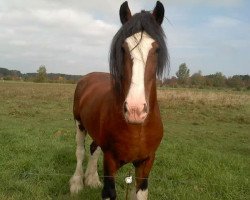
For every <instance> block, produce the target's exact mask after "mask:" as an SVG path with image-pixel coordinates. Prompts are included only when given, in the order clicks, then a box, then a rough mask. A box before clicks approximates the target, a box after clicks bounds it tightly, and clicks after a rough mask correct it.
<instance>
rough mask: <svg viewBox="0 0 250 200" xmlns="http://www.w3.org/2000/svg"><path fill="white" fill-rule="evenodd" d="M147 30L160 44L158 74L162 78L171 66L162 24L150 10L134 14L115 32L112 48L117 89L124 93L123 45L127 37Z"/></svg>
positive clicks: (112, 70)
mask: <svg viewBox="0 0 250 200" xmlns="http://www.w3.org/2000/svg"><path fill="white" fill-rule="evenodd" d="M141 31H145V32H146V33H147V34H148V35H150V36H151V37H152V38H153V39H154V40H155V41H156V42H157V43H158V45H159V52H158V65H157V76H158V78H162V76H163V75H164V73H165V70H166V68H167V67H168V66H169V57H168V50H167V46H166V43H165V34H164V31H163V29H162V28H161V26H160V25H159V24H158V23H157V22H156V20H155V19H154V17H153V15H152V14H151V13H150V12H149V11H141V12H140V13H137V14H135V15H133V17H132V18H131V19H130V20H129V21H128V22H126V23H125V24H124V25H123V26H122V27H121V28H120V30H119V31H118V32H117V33H116V34H115V36H114V38H113V40H112V43H111V48H110V57H109V67H110V73H111V75H112V76H113V78H114V81H115V86H114V87H115V90H116V92H118V93H120V94H121V93H122V89H123V88H122V80H123V76H124V70H123V67H124V50H123V48H122V45H123V43H124V41H125V39H126V38H128V37H130V36H132V35H134V34H135V33H138V32H141ZM139 42H140V41H139Z"/></svg>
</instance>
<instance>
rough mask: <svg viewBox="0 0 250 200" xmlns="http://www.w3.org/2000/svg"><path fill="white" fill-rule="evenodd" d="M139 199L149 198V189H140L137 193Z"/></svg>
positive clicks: (145, 199)
mask: <svg viewBox="0 0 250 200" xmlns="http://www.w3.org/2000/svg"><path fill="white" fill-rule="evenodd" d="M136 197H137V200H147V199H148V189H146V190H139V191H138V192H137V193H136Z"/></svg>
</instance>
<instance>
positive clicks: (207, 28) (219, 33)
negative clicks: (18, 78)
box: [0, 0, 250, 76]
mask: <svg viewBox="0 0 250 200" xmlns="http://www.w3.org/2000/svg"><path fill="white" fill-rule="evenodd" d="M122 2H123V1H120V0H91V1H85V0H34V1H32V0H0V67H5V68H8V69H17V70H20V71H21V72H22V73H27V72H36V70H37V69H38V67H39V66H40V65H45V66H46V68H47V72H48V73H50V72H53V73H67V74H79V75H82V74H86V73H88V72H92V71H108V53H109V46H110V42H111V40H112V37H113V36H114V34H115V33H116V31H117V30H118V29H119V27H120V20H119V14H118V13H119V7H120V5H121V3H122ZM128 2H129V6H130V9H131V12H132V13H136V12H139V11H140V10H142V9H145V10H152V9H153V8H154V6H155V1H152V0H151V1H150V0H144V1H139V0H130V1H128ZM161 2H162V3H163V4H164V6H165V16H166V18H167V19H168V20H167V19H165V21H164V22H163V28H164V30H165V33H166V36H167V43H168V48H169V52H170V62H171V71H170V75H175V72H176V71H177V70H178V66H179V65H180V64H181V63H183V62H185V63H187V65H188V67H189V68H190V70H191V73H194V72H197V71H198V70H201V71H202V73H203V74H212V73H216V72H222V73H223V74H225V75H227V76H230V75H234V74H250V12H249V8H250V1H248V0H162V1H161Z"/></svg>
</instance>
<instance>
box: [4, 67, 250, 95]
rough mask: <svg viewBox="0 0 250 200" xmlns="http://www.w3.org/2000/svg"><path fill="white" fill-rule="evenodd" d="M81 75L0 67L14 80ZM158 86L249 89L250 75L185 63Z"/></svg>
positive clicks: (73, 78)
mask: <svg viewBox="0 0 250 200" xmlns="http://www.w3.org/2000/svg"><path fill="white" fill-rule="evenodd" d="M81 77H82V76H80V75H67V74H60V73H47V70H46V67H45V65H41V66H40V67H39V68H38V70H37V73H26V74H22V73H21V72H20V71H18V70H8V69H6V68H0V79H2V80H15V81H32V82H38V83H42V82H49V83H76V82H77V81H78V80H79V79H80V78H81ZM159 85H160V86H167V87H194V88H212V87H213V88H225V87H228V88H234V89H236V90H242V89H247V90H250V76H249V75H234V76H231V77H226V76H225V75H223V74H222V73H221V72H216V73H215V74H210V75H202V72H201V71H198V72H196V73H194V74H192V75H190V70H189V69H188V67H187V65H186V63H182V64H181V65H180V66H179V69H178V71H177V72H176V76H172V77H171V78H165V79H163V81H161V82H160V81H159Z"/></svg>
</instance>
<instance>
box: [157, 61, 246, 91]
mask: <svg viewBox="0 0 250 200" xmlns="http://www.w3.org/2000/svg"><path fill="white" fill-rule="evenodd" d="M161 86H168V87H194V88H212V87H214V88H225V87H228V88H234V89H236V90H241V89H247V90H250V76H249V75H234V76H231V77H226V76H225V75H223V74H222V73H221V72H216V73H215V74H210V75H202V72H201V71H198V72H196V73H194V74H192V75H190V70H189V69H188V67H187V65H186V63H182V64H181V65H180V66H179V69H178V71H177V72H176V76H172V77H171V78H165V79H164V80H163V81H162V82H161Z"/></svg>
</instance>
